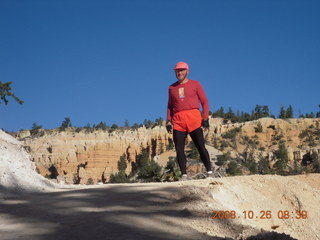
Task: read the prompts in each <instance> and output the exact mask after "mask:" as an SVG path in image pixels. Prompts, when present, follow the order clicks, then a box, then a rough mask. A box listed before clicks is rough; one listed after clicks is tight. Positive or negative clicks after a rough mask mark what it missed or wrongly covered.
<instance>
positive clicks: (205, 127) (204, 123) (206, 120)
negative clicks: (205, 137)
mask: <svg viewBox="0 0 320 240" xmlns="http://www.w3.org/2000/svg"><path fill="white" fill-rule="evenodd" d="M201 126H202V127H203V128H204V130H205V131H208V130H209V119H203V120H202V124H201Z"/></svg>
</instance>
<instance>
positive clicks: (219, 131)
mask: <svg viewBox="0 0 320 240" xmlns="http://www.w3.org/2000/svg"><path fill="white" fill-rule="evenodd" d="M319 125H320V119H287V120H282V119H272V118H262V119H259V120H255V121H250V122H245V123H235V124H232V123H228V124H224V123H223V120H222V119H218V118H217V119H210V131H209V133H207V134H206V140H207V143H208V145H211V146H210V147H209V146H208V148H209V149H210V152H211V153H212V154H211V158H212V159H213V160H214V161H215V160H216V155H219V154H222V153H226V152H229V153H230V154H231V156H232V157H234V158H237V157H242V158H243V156H245V155H246V154H251V155H252V156H253V158H255V159H257V158H258V157H259V156H264V157H266V158H267V159H269V160H270V161H271V162H272V161H273V160H274V155H273V153H274V151H275V150H276V149H277V148H278V147H279V142H281V141H282V142H284V143H285V144H286V147H287V151H288V158H289V161H293V160H297V161H300V162H301V161H302V160H303V159H304V158H305V157H306V155H307V154H309V155H310V153H312V152H316V153H320V140H319V137H320V136H318V135H317V134H318V133H319V132H320V130H317V129H319ZM234 131H236V132H234ZM308 131H309V132H308ZM232 132H233V133H235V134H233V135H230V133H232ZM302 133H306V134H307V135H308V134H309V135H311V136H309V135H308V136H307V137H306V138H303V137H302V135H301V134H302ZM228 134H229V135H228ZM313 135H314V136H313ZM16 137H17V138H18V139H20V140H23V143H24V145H25V148H26V149H28V150H29V151H30V154H31V155H32V158H33V161H34V162H35V164H36V166H37V169H38V171H39V172H40V173H41V174H42V175H43V176H48V177H52V178H57V179H59V180H62V181H65V182H67V183H83V184H87V183H97V182H107V181H108V180H109V177H110V175H111V174H112V173H116V172H117V171H118V161H119V159H120V156H121V155H123V154H125V155H126V160H127V166H128V167H127V170H126V172H127V173H129V172H131V167H132V164H133V163H134V162H135V158H136V156H137V155H138V154H140V153H141V150H142V149H143V148H148V149H149V153H150V157H152V158H154V157H155V158H154V159H155V160H158V161H159V163H162V165H164V164H165V162H166V159H164V158H166V157H163V156H169V155H170V156H173V155H174V153H172V152H171V153H170V154H169V155H168V154H164V155H160V154H161V153H163V152H164V153H165V152H167V151H168V149H169V148H170V147H169V146H171V147H172V144H173V143H172V135H170V134H168V133H167V132H166V129H165V127H163V126H156V127H154V128H152V129H147V128H145V127H141V128H139V129H137V130H122V131H121V130H117V131H113V132H110V133H109V132H107V131H102V130H99V131H98V130H97V131H94V132H91V133H85V132H84V131H81V132H76V131H75V130H74V129H66V130H65V131H62V132H59V130H58V129H55V130H42V132H41V136H39V137H35V136H30V131H24V132H20V133H18V134H17V136H16ZM189 140H190V139H189ZM310 141H311V142H310ZM223 144H226V145H225V146H223ZM217 149H219V150H220V151H221V152H220V151H218V150H217ZM255 156H256V157H255Z"/></svg>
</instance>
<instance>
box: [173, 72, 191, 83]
mask: <svg viewBox="0 0 320 240" xmlns="http://www.w3.org/2000/svg"><path fill="white" fill-rule="evenodd" d="M174 71H175V73H176V78H177V79H178V80H179V82H182V81H183V80H185V79H186V78H187V75H188V73H189V70H188V69H176V70H174Z"/></svg>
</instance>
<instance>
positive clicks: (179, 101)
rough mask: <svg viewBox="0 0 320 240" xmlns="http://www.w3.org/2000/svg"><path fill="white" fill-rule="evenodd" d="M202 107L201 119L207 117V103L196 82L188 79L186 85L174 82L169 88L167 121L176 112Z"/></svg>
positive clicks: (200, 87)
mask: <svg viewBox="0 0 320 240" xmlns="http://www.w3.org/2000/svg"><path fill="white" fill-rule="evenodd" d="M200 103H201V105H202V113H203V118H204V119H208V117H209V103H208V99H207V97H206V94H205V92H204V90H203V88H202V86H201V84H200V83H199V82H198V81H195V80H191V79H189V80H188V81H187V82H186V83H183V84H180V83H179V82H175V83H174V84H172V85H171V86H170V87H169V100H168V110H167V120H169V121H170V120H171V119H172V117H173V115H174V114H175V113H177V112H180V111H183V110H190V109H200Z"/></svg>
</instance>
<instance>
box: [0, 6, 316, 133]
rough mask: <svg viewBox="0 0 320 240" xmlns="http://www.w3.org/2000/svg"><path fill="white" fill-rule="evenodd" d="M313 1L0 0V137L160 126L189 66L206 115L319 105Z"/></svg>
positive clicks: (303, 109)
mask: <svg viewBox="0 0 320 240" xmlns="http://www.w3.org/2000/svg"><path fill="white" fill-rule="evenodd" d="M319 13H320V1H312V0H310V1H308V0H306V1H304V0H286V1H284V0H259V1H258V0H241V1H239V0H233V1H232V0H219V1H217V0H183V1H181V0H157V1H156V0H109V1H108V0H28V1H26V0H0V81H2V82H8V81H12V82H13V84H12V89H13V92H14V93H15V94H16V95H17V96H18V97H19V98H20V99H22V100H24V101H25V103H24V104H23V105H19V104H18V103H16V102H15V101H14V100H13V99H12V98H9V100H11V101H10V102H9V104H8V105H7V106H5V105H4V104H1V105H0V128H4V129H5V130H8V131H12V130H13V131H17V130H20V129H30V128H31V126H32V123H34V122H36V123H37V124H39V125H42V126H43V127H44V128H48V129H50V128H55V127H59V126H60V125H61V122H62V121H63V120H64V118H65V117H70V119H71V122H72V124H73V125H75V126H84V125H86V124H87V123H90V124H93V123H95V124H97V123H99V122H101V121H103V122H106V124H107V125H109V126H111V125H112V124H113V123H116V124H118V125H123V124H124V122H125V120H128V121H129V123H130V125H132V124H134V123H142V122H143V121H144V119H150V120H155V119H156V118H158V117H162V118H165V117H166V106H167V97H168V96H167V94H168V86H169V85H170V84H171V83H173V82H174V81H176V79H175V76H174V72H173V70H172V69H173V66H174V65H175V63H176V62H178V61H186V62H187V63H189V66H190V70H191V71H190V75H189V77H190V78H191V79H194V80H198V81H200V82H201V84H202V85H203V87H204V89H205V91H206V94H207V97H208V99H209V104H210V110H211V111H215V110H217V109H218V108H219V107H221V106H222V107H224V108H225V109H227V108H228V107H231V108H232V109H233V110H241V111H247V112H251V110H252V109H254V107H255V106H256V105H257V104H259V105H268V106H269V108H270V109H271V112H272V114H274V115H276V116H277V115H278V113H279V109H280V106H281V105H284V106H285V107H288V106H289V104H291V105H292V106H293V110H294V114H295V116H298V114H299V111H301V112H302V113H306V112H311V111H313V112H316V111H318V110H319V108H318V105H319V104H320V97H319V91H320V79H319V77H320V14H319Z"/></svg>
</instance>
